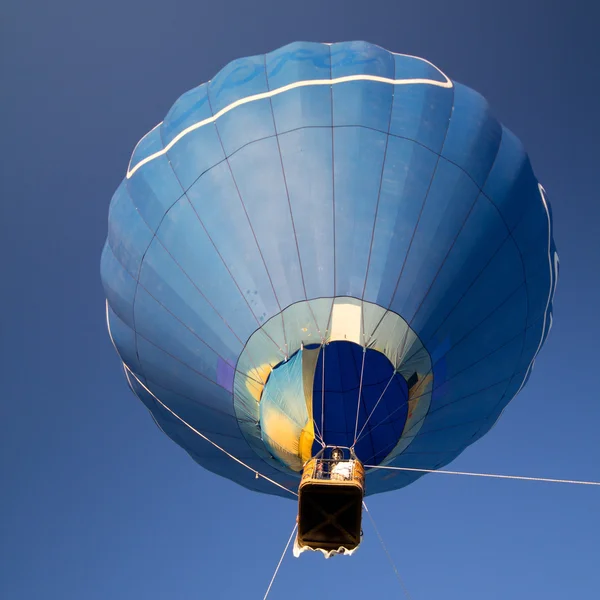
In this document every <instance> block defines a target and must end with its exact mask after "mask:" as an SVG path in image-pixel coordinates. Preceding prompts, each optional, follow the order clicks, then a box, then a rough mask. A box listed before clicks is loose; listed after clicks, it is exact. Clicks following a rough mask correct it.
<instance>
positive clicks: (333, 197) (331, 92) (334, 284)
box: [327, 46, 337, 330]
mask: <svg viewBox="0 0 600 600" xmlns="http://www.w3.org/2000/svg"><path fill="white" fill-rule="evenodd" d="M328 48H329V79H331V78H332V77H333V64H332V62H333V59H332V56H331V46H329V47H328ZM329 98H330V107H331V214H332V221H333V298H334V299H335V298H336V296H337V256H336V236H335V134H334V131H335V129H334V119H333V84H331V85H330V86H329ZM334 304H335V300H334V301H333V302H332V303H331V312H330V313H329V319H328V321H327V330H330V329H331V319H332V318H333V306H334Z"/></svg>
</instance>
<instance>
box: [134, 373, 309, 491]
mask: <svg viewBox="0 0 600 600" xmlns="http://www.w3.org/2000/svg"><path fill="white" fill-rule="evenodd" d="M123 368H124V370H125V376H126V377H127V380H128V381H129V385H131V380H130V379H129V375H131V376H132V377H133V378H134V379H135V380H136V381H137V382H138V384H139V385H140V386H141V387H143V388H144V390H146V391H147V392H148V393H149V394H150V395H151V396H152V397H153V398H154V399H155V400H156V401H157V402H158V403H159V404H160V405H161V406H162V407H163V408H164V409H165V410H166V411H168V412H170V413H171V414H172V415H173V416H174V417H175V418H176V419H177V420H178V421H180V422H181V423H183V424H184V425H185V426H186V427H187V428H188V429H190V430H191V431H193V432H194V433H195V434H196V435H198V436H200V437H201V438H202V439H203V440H204V441H206V442H208V443H209V444H211V445H212V446H214V447H215V448H216V449H217V450H220V451H221V452H223V454H226V455H227V456H229V458H231V460H234V461H235V462H236V463H238V464H240V465H242V467H245V468H246V469H248V470H249V471H252V472H253V473H254V474H255V475H256V478H257V479H258V478H259V477H262V478H263V479H265V480H266V481H268V482H269V483H272V484H273V485H275V486H277V487H278V488H281V489H282V490H285V491H286V492H288V493H290V494H292V495H293V496H298V494H297V493H296V492H294V491H292V490H290V489H289V488H286V487H285V486H284V485H281V484H280V483H278V482H277V481H275V480H274V479H270V478H269V477H267V476H266V475H263V474H262V473H261V472H260V471H257V470H256V469H254V468H252V467H251V466H250V465H247V464H246V463H245V462H242V461H241V460H240V459H239V458H236V457H235V456H233V454H230V453H229V452H227V450H225V449H224V448H221V446H219V444H216V443H215V442H213V441H212V440H211V439H209V438H208V437H206V436H205V435H204V434H203V433H200V432H199V431H198V430H197V429H195V428H194V427H192V425H190V424H189V423H188V422H187V421H185V420H184V419H183V418H182V417H180V416H179V415H178V414H177V413H176V412H174V411H173V410H171V409H170V408H169V407H168V406H167V405H166V404H165V403H164V402H163V401H162V400H161V399H160V398H159V397H158V396H156V394H154V393H153V392H152V391H150V390H149V389H148V388H147V387H146V386H145V385H144V384H143V383H142V382H141V381H140V380H139V379H138V377H137V375H136V374H135V373H134V372H133V371H132V370H131V369H130V368H129V367H128V366H127V365H126V364H125V363H123ZM132 387H133V386H132Z"/></svg>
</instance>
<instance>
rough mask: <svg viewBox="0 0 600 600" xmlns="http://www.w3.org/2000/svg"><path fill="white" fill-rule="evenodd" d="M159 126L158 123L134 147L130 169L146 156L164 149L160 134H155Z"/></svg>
mask: <svg viewBox="0 0 600 600" xmlns="http://www.w3.org/2000/svg"><path fill="white" fill-rule="evenodd" d="M158 127H159V126H158V125H157V126H156V127H154V128H153V129H151V130H150V131H149V132H148V133H146V135H144V137H143V138H142V139H141V140H140V141H139V142H138V143H137V145H136V147H135V148H134V149H133V152H132V154H131V158H130V160H129V169H132V168H134V167H135V165H137V163H139V162H141V161H142V160H144V159H145V158H147V157H149V156H152V155H153V154H155V153H156V152H160V151H161V150H162V149H163V145H162V141H161V139H160V135H158V136H157V135H154V133H155V131H156V130H157V128H158Z"/></svg>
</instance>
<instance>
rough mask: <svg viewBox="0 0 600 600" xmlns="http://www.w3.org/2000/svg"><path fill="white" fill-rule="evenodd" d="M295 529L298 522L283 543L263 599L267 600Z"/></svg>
mask: <svg viewBox="0 0 600 600" xmlns="http://www.w3.org/2000/svg"><path fill="white" fill-rule="evenodd" d="M296 529H298V523H296V524H295V525H294V529H292V534H291V535H290V537H289V539H288V541H287V544H286V545H285V548H284V549H283V553H282V555H281V558H280V559H279V562H278V563H277V567H275V573H273V577H271V581H270V583H269V587H268V588H267V591H266V592H265V595H264V598H263V600H267V596H268V595H269V592H270V591H271V587H272V586H273V582H274V581H275V577H277V573H278V572H279V567H281V563H282V562H283V558H284V556H285V553H286V552H287V550H288V548H289V547H290V544H291V543H292V538H293V537H294V534H295V533H296Z"/></svg>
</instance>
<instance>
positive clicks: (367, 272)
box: [361, 60, 396, 344]
mask: <svg viewBox="0 0 600 600" xmlns="http://www.w3.org/2000/svg"><path fill="white" fill-rule="evenodd" d="M394 79H396V61H395V60H394ZM395 100H396V88H395V87H392V101H391V103H390V116H389V119H388V128H387V134H386V136H385V149H384V151H383V162H382V163H381V175H380V177H379V190H378V191H377V203H376V205H375V216H374V217H373V229H372V231H371V243H370V244H369V255H368V259H367V270H366V272H365V283H364V285H363V291H362V295H361V302H362V304H363V305H364V301H365V292H366V289H367V281H368V279H369V268H370V266H371V253H372V252H373V243H374V241H375V229H376V228H377V216H378V214H379V203H380V200H381V190H382V187H383V175H384V173H385V161H386V159H387V151H388V146H389V142H390V131H391V129H392V115H393V113H394V102H395ZM363 313H364V311H363ZM363 331H364V314H363ZM365 344H366V342H365Z"/></svg>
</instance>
